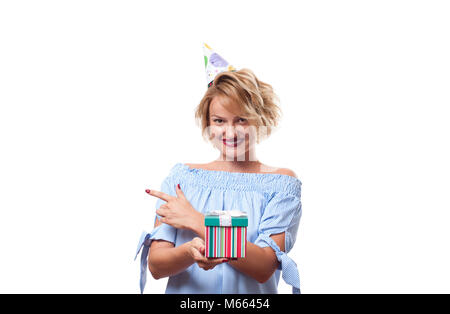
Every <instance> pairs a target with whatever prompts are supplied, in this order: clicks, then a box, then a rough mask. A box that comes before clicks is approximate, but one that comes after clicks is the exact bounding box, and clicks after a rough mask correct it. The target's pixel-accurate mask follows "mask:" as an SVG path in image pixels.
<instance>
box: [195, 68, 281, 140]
mask: <svg viewBox="0 0 450 314" xmlns="http://www.w3.org/2000/svg"><path fill="white" fill-rule="evenodd" d="M215 96H222V97H223V96H225V97H227V98H228V99H229V100H231V101H233V102H235V103H237V104H238V105H239V106H240V108H241V109H242V111H243V112H244V114H245V115H244V116H243V117H244V118H247V119H248V120H249V121H252V122H253V123H254V125H255V126H256V127H257V128H258V127H260V126H264V127H265V129H266V132H265V134H264V137H265V138H266V137H269V136H270V134H271V133H272V131H273V129H274V128H275V127H276V126H277V125H278V122H279V119H280V118H281V115H282V112H281V109H280V107H279V106H278V104H279V97H278V96H277V95H276V94H275V92H274V91H273V88H272V86H271V85H269V84H267V83H264V82H262V81H260V80H258V78H257V77H256V75H255V74H254V73H253V71H252V70H250V69H246V68H244V69H241V70H239V71H233V72H231V71H225V72H221V73H219V74H218V75H217V76H216V77H215V78H214V81H213V84H212V85H211V86H210V87H209V88H208V90H207V91H206V93H205V95H204V96H203V98H202V100H201V101H200V103H199V105H198V106H197V109H196V110H195V118H196V122H197V125H199V124H200V127H201V129H202V136H203V137H204V138H205V139H206V138H207V134H206V129H207V127H208V126H209V107H210V104H211V101H212V100H213V98H214V97H215ZM259 142H260V134H259V132H258V136H257V143H259Z"/></svg>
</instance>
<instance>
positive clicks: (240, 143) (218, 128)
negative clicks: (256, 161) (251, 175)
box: [209, 96, 256, 161]
mask: <svg viewBox="0 0 450 314" xmlns="http://www.w3.org/2000/svg"><path fill="white" fill-rule="evenodd" d="M209 128H210V130H209V131H210V133H209V134H210V140H211V141H212V143H213V145H214V147H216V148H217V149H219V151H220V152H221V154H222V158H223V159H224V160H230V161H232V160H237V161H252V160H251V159H252V158H256V157H255V156H254V153H253V152H254V151H253V149H254V146H255V143H256V127H255V125H253V124H252V123H251V121H249V120H247V119H246V118H244V117H243V113H242V111H241V109H240V107H239V105H237V104H235V103H232V102H230V101H229V100H228V99H227V98H225V97H222V96H215V97H214V98H213V100H212V101H211V103H210V107H209Z"/></svg>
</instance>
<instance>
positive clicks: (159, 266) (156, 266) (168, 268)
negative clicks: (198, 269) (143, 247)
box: [148, 243, 194, 279]
mask: <svg viewBox="0 0 450 314" xmlns="http://www.w3.org/2000/svg"><path fill="white" fill-rule="evenodd" d="M188 245H189V244H188V243H184V244H182V245H179V246H176V247H159V248H155V249H153V250H150V252H149V258H148V268H149V269H150V272H151V273H152V276H153V278H155V279H160V278H163V277H167V276H173V275H176V274H178V273H180V272H182V271H183V270H185V269H186V268H188V267H189V266H191V265H192V264H193V263H194V260H193V259H192V257H191V255H190V254H189V251H188Z"/></svg>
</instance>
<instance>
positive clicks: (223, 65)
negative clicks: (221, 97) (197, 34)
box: [203, 43, 236, 88]
mask: <svg viewBox="0 0 450 314" xmlns="http://www.w3.org/2000/svg"><path fill="white" fill-rule="evenodd" d="M203 52H204V55H205V71H206V81H207V82H208V88H209V87H210V86H211V85H212V84H213V81H214V78H215V77H216V75H217V74H219V73H221V72H225V71H231V72H235V71H236V69H235V68H234V67H233V66H232V65H231V64H229V63H228V62H227V61H226V60H225V59H224V58H222V57H221V56H220V55H219V54H218V53H216V52H214V50H212V49H211V47H210V46H208V45H207V44H206V43H203Z"/></svg>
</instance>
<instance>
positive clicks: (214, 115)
mask: <svg viewBox="0 0 450 314" xmlns="http://www.w3.org/2000/svg"><path fill="white" fill-rule="evenodd" d="M212 117H216V118H219V119H224V120H225V119H226V118H223V117H221V116H218V115H216V114H213V115H211V118H212ZM235 118H242V117H241V116H236V117H235ZM243 119H245V118H243Z"/></svg>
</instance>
